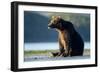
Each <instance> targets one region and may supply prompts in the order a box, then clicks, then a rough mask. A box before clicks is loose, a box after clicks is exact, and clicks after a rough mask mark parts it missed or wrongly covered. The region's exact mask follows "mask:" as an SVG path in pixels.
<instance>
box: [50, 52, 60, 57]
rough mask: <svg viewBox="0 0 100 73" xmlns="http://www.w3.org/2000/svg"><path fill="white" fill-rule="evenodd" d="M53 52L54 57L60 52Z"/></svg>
mask: <svg viewBox="0 0 100 73" xmlns="http://www.w3.org/2000/svg"><path fill="white" fill-rule="evenodd" d="M51 53H52V55H53V57H56V56H58V55H59V52H55V53H54V52H51Z"/></svg>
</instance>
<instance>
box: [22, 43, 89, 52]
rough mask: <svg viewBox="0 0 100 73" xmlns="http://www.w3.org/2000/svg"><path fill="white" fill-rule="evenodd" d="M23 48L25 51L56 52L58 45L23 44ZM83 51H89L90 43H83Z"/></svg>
mask: <svg viewBox="0 0 100 73" xmlns="http://www.w3.org/2000/svg"><path fill="white" fill-rule="evenodd" d="M24 48H25V50H26V51H29V50H56V49H58V48H59V44H58V43H48V42H47V43H25V44H24ZM84 48H85V49H90V43H89V42H85V43H84Z"/></svg>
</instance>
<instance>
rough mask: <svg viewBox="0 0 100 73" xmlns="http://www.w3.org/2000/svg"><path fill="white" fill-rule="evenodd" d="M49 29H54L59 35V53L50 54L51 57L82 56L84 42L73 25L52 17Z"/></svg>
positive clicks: (57, 17) (58, 17)
mask: <svg viewBox="0 0 100 73" xmlns="http://www.w3.org/2000/svg"><path fill="white" fill-rule="evenodd" d="M48 27H49V28H55V29H56V30H57V31H58V33H59V37H58V40H59V52H56V53H52V55H53V56H62V57H67V56H82V55H83V51H84V42H83V40H82V38H81V36H80V35H79V34H78V32H77V31H76V30H75V28H74V26H73V24H72V23H71V22H69V21H65V20H64V19H62V18H61V17H60V16H52V18H51V20H50V22H49V24H48Z"/></svg>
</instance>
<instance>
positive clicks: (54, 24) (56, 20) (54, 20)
mask: <svg viewBox="0 0 100 73" xmlns="http://www.w3.org/2000/svg"><path fill="white" fill-rule="evenodd" d="M48 27H49V28H56V29H61V28H62V24H61V17H60V16H52V17H51V20H50V22H49V24H48Z"/></svg>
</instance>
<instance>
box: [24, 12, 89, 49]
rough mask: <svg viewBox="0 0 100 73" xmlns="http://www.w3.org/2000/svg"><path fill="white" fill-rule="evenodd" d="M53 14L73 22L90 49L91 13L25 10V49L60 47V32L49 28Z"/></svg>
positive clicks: (86, 47)
mask: <svg viewBox="0 0 100 73" xmlns="http://www.w3.org/2000/svg"><path fill="white" fill-rule="evenodd" d="M53 15H54V16H57V15H58V16H61V17H62V18H63V19H64V20H66V21H70V22H72V23H73V24H74V27H75V29H76V31H77V32H78V33H79V34H80V35H81V37H82V38H83V40H84V44H85V46H84V48H85V49H90V14H83V13H60V12H41V11H24V47H25V50H48V49H50V50H51V49H59V45H58V33H57V32H56V31H55V30H53V29H48V23H49V21H50V18H51V16H53Z"/></svg>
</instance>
